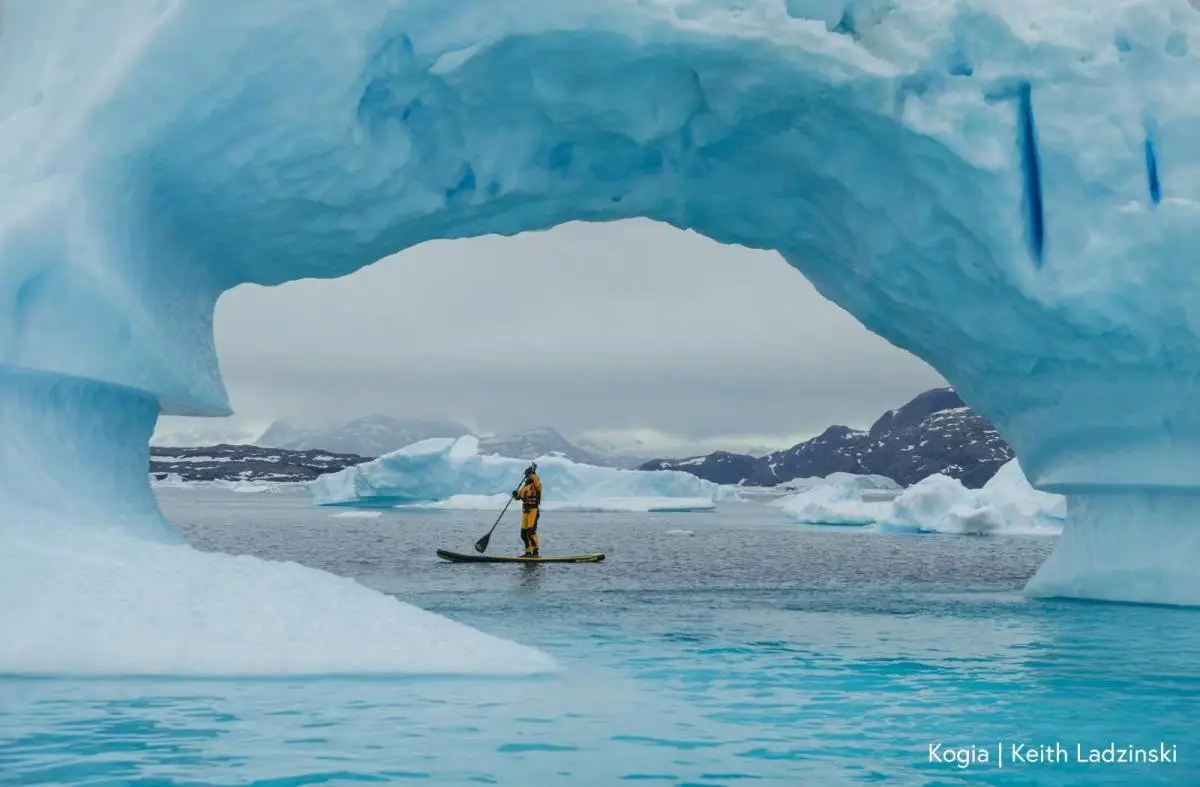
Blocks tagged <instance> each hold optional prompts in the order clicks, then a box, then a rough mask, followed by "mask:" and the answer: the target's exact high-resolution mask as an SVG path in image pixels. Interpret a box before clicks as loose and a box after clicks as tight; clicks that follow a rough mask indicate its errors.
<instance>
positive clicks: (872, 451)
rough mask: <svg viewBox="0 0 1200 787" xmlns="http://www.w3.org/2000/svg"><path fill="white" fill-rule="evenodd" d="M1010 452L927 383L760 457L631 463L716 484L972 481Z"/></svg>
mask: <svg viewBox="0 0 1200 787" xmlns="http://www.w3.org/2000/svg"><path fill="white" fill-rule="evenodd" d="M1012 457H1013V453H1012V449H1011V448H1010V447H1009V446H1008V444H1007V443H1005V442H1004V440H1003V439H1001V437H1000V435H999V433H998V432H997V431H996V428H995V427H994V426H993V425H992V424H991V423H990V422H989V421H988V420H987V419H985V418H983V417H982V416H980V415H977V414H976V413H975V412H973V411H972V410H971V409H970V408H968V407H966V406H965V405H964V404H963V401H962V400H961V399H960V398H959V397H958V394H956V393H955V392H954V391H953V390H951V389H949V388H935V389H933V390H930V391H926V392H924V393H922V394H920V395H918V396H917V397H915V398H914V399H913V400H912V401H911V402H909V403H908V404H906V405H904V406H903V407H900V408H898V409H895V410H889V411H888V412H886V413H884V414H883V415H882V416H881V417H880V418H879V419H878V420H877V421H876V422H875V423H874V424H873V425H872V426H871V428H870V430H869V431H866V432H862V431H859V430H855V429H850V428H849V427H846V426H831V427H829V428H828V429H826V430H825V431H824V432H822V433H821V434H820V435H818V436H817V437H814V438H812V439H810V440H805V441H804V442H802V443H797V444H796V445H794V446H792V447H791V448H788V449H786V450H784V451H775V452H773V453H770V454H767V455H765V456H761V457H755V456H749V455H746V454H732V453H729V452H723V451H718V452H715V453H712V454H707V455H704V456H698V457H689V458H686V459H656V460H653V461H651V462H646V463H645V464H643V465H641V466H640V468H639V469H643V470H683V471H685V472H688V473H692V474H693V475H696V476H699V477H700V478H704V479H706V480H709V481H715V482H717V483H721V484H746V485H753V486H775V485H777V484H780V483H782V482H785V481H790V480H792V479H794V478H807V477H812V476H827V475H829V474H830V473H839V472H840V473H856V474H863V475H865V474H873V475H881V476H886V477H887V478H891V479H892V480H894V481H896V482H897V483H899V484H901V485H902V486H908V485H910V484H914V483H916V482H917V481H919V480H921V479H922V478H925V477H926V476H929V475H932V474H934V473H942V474H944V475H948V476H950V477H952V478H956V479H958V480H959V481H961V482H962V484H963V485H964V486H966V487H968V488H978V487H981V486H983V484H984V483H986V482H987V480H988V479H989V478H991V477H992V475H994V474H995V472H996V471H997V470H999V469H1000V467H1001V465H1003V464H1004V463H1005V462H1007V461H1008V460H1009V459H1012Z"/></svg>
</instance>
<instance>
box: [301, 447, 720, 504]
mask: <svg viewBox="0 0 1200 787" xmlns="http://www.w3.org/2000/svg"><path fill="white" fill-rule="evenodd" d="M537 462H538V475H539V476H541V479H542V484H543V491H542V500H543V504H544V506H545V507H546V510H551V509H552V508H555V507H557V508H563V507H568V508H571V509H572V510H583V509H590V510H611V511H630V510H633V511H647V510H651V509H650V508H649V506H650V505H651V504H656V505H657V507H655V508H654V509H653V510H664V509H663V507H662V506H663V504H664V502H666V503H667V504H668V505H669V502H670V500H675V501H677V502H678V503H679V505H681V506H683V507H684V508H711V507H712V504H713V500H714V498H717V497H719V496H721V495H722V489H721V487H719V486H718V485H716V484H714V483H711V482H709V481H705V480H703V479H700V478H697V477H696V476H694V475H691V474H690V473H684V472H682V471H679V470H652V471H642V470H622V469H617V468H610V467H593V466H591V465H583V464H576V463H575V462H572V461H571V460H569V459H566V458H564V457H561V456H544V457H541V458H539V459H538V460H537ZM528 465H529V462H528V461H527V460H524V459H511V458H508V457H502V456H496V455H482V454H480V453H479V440H478V439H477V438H475V437H472V436H470V435H467V436H465V437H459V438H457V439H456V438H441V437H435V438H432V439H429V440H422V441H420V442H418V443H413V444H412V445H409V446H405V447H404V448H401V449H400V450H399V451H393V452H392V453H390V454H385V455H384V456H381V457H378V458H377V459H373V460H371V461H370V462H364V463H362V464H360V465H354V466H353V467H347V468H345V469H343V470H339V471H338V472H336V473H329V474H326V475H323V476H321V477H319V478H316V479H314V480H313V481H310V482H308V490H309V493H310V494H311V495H312V498H313V502H314V503H316V504H317V505H389V506H392V505H422V504H423V505H425V506H427V507H428V506H429V505H436V506H438V507H443V508H486V509H491V510H496V509H498V508H500V507H502V506H503V505H504V502H505V500H506V497H505V496H506V495H508V494H509V493H511V492H512V490H514V489H516V488H517V486H518V485H519V484H520V483H521V478H522V474H523V472H524V470H525V468H526V467H527V466H528ZM631 499H632V502H631ZM639 499H641V500H643V501H644V502H640V503H639V502H638V500H639ZM451 501H453V502H451Z"/></svg>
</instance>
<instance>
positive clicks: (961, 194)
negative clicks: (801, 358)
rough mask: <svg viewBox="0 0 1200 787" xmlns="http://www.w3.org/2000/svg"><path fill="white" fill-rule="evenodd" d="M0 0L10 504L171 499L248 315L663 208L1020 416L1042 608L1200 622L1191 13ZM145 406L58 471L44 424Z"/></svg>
mask: <svg viewBox="0 0 1200 787" xmlns="http://www.w3.org/2000/svg"><path fill="white" fill-rule="evenodd" d="M3 8H4V17H3V39H2V40H0V44H2V49H0V58H2V61H0V118H2V120H0V123H2V124H3V125H2V126H0V133H2V134H3V136H4V139H5V140H6V144H5V145H4V147H3V149H2V152H0V167H2V169H0V172H2V173H3V183H2V184H0V188H3V189H4V196H5V198H4V200H3V202H2V203H0V204H2V205H3V207H2V208H0V211H2V212H0V352H2V353H3V355H2V356H0V360H2V361H3V364H4V367H3V369H4V380H3V398H2V399H0V401H2V402H4V403H6V404H5V410H4V412H5V413H6V414H8V415H10V417H9V418H7V419H6V421H5V429H6V431H7V435H6V437H7V436H8V435H15V436H16V438H17V439H18V440H20V441H23V445H24V446H25V448H24V449H23V450H22V451H21V452H20V455H19V456H14V455H13V452H11V451H10V452H9V454H8V455H6V458H5V461H4V463H3V464H4V466H3V468H0V469H2V470H3V472H2V473H0V493H3V494H4V495H5V496H6V499H9V500H12V501H14V505H17V504H19V506H20V507H22V509H23V510H30V511H32V510H40V511H43V512H49V514H50V515H51V516H54V515H59V514H62V512H63V511H64V510H65V509H64V507H67V506H69V507H71V508H70V510H71V511H72V512H77V510H78V509H79V507H81V506H82V507H84V508H86V507H88V506H91V507H92V508H94V509H96V510H98V511H100V513H101V515H107V514H105V512H109V513H112V512H113V511H115V509H113V508H112V507H113V506H116V505H118V502H119V501H128V500H143V501H144V500H145V499H146V493H145V489H144V484H145V479H144V474H141V472H140V469H139V471H138V473H136V474H135V473H134V466H135V465H137V460H139V459H140V457H139V456H138V454H137V453H136V451H135V448H136V446H140V445H142V443H143V437H144V436H145V435H148V434H149V429H150V427H151V425H152V422H153V418H154V415H155V414H154V412H153V411H154V408H153V407H149V408H148V407H146V406H145V405H144V402H145V401H147V400H150V401H156V402H157V403H158V404H159V405H160V406H161V410H162V412H164V413H170V414H222V413H225V412H227V411H228V405H227V402H226V397H225V394H224V390H223V387H222V383H221V380H220V374H219V370H218V364H217V361H216V358H215V356H214V352H213V345H212V339H211V315H212V309H213V305H214V303H215V300H216V298H217V297H218V296H219V294H220V293H221V292H222V291H224V290H226V289H228V288H230V287H233V286H236V285H237V284H240V283H244V282H256V283H262V284H272V283H280V282H284V281H288V280H291V279H296V278H301V277H334V276H340V275H344V274H347V273H349V272H351V271H353V270H356V269H357V268H359V267H361V266H363V265H366V264H369V263H371V262H372V261H374V260H376V259H378V258H380V257H382V256H384V255H386V254H389V253H392V252H394V251H396V250H399V249H403V248H406V247H408V246H411V245H414V244H416V243H419V242H421V241H424V240H427V239H431V238H449V237H463V236H471V235H479V234H483V233H505V234H511V233H517V232H520V231H524V230H531V229H538V228H546V227H550V226H553V225H556V224H559V223H562V222H565V221H568V220H581V219H582V220H595V221H605V220H612V219H618V218H626V217H634V216H643V217H649V218H652V219H657V220H660V221H663V222H667V223H670V224H672V225H675V226H677V227H681V228H690V229H694V230H696V231H698V232H700V233H703V234H705V235H707V236H709V237H711V238H713V239H715V240H717V241H721V242H726V243H739V244H743V245H746V246H751V247H756V248H766V249H775V250H778V251H779V252H780V253H781V254H783V255H784V257H785V258H786V259H787V260H788V261H789V262H790V263H791V264H792V265H793V266H795V267H796V268H797V269H798V270H800V271H802V272H803V273H804V275H806V276H807V277H809V279H810V280H811V281H812V282H813V283H814V284H815V285H816V286H817V288H818V289H819V290H820V291H821V292H822V293H824V294H825V295H826V296H828V297H829V298H831V299H832V300H834V301H835V302H837V303H839V304H840V305H842V306H843V307H845V308H846V309H847V310H848V311H850V312H851V313H852V314H854V315H855V316H856V317H857V318H858V319H859V320H860V321H861V322H862V323H863V324H864V325H866V326H867V327H868V328H869V329H871V330H873V331H875V332H877V333H879V334H881V335H883V336H884V337H886V338H887V339H889V340H890V341H892V342H893V343H895V344H897V345H899V346H901V347H904V348H906V349H908V350H910V351H912V352H914V353H915V354H917V355H919V356H920V357H922V358H924V359H925V360H926V361H928V362H929V363H930V364H932V365H933V366H934V367H935V368H937V369H938V370H939V371H940V372H941V373H942V374H944V375H945V376H946V378H947V379H949V380H950V381H951V382H952V383H953V384H955V385H956V386H957V387H958V389H959V390H960V392H961V393H962V395H963V396H964V398H965V399H966V400H967V401H968V402H970V403H971V404H973V405H974V406H975V407H976V408H978V409H979V410H980V411H982V412H983V413H984V414H986V415H987V416H989V417H990V418H992V419H993V420H994V421H995V422H996V423H997V424H998V425H999V426H1000V428H1001V430H1002V432H1003V434H1004V435H1005V437H1006V438H1007V439H1008V440H1009V441H1010V442H1011V443H1012V444H1013V445H1014V446H1015V448H1016V449H1017V452H1018V454H1019V456H1020V458H1021V460H1022V463H1023V465H1024V467H1025V468H1026V471H1027V473H1028V475H1029V476H1030V478H1031V480H1032V481H1033V482H1034V483H1035V485H1037V486H1038V487H1040V488H1042V489H1046V490H1051V491H1058V492H1063V493H1066V494H1068V495H1069V496H1070V498H1071V502H1070V509H1071V517H1072V520H1071V522H1070V524H1069V526H1068V528H1067V531H1066V533H1065V535H1064V537H1063V539H1062V540H1061V542H1060V545H1059V546H1058V548H1057V550H1056V552H1055V553H1054V555H1053V556H1052V557H1051V558H1050V560H1049V561H1048V563H1047V564H1046V565H1045V566H1044V567H1043V568H1042V570H1041V571H1040V572H1039V574H1038V576H1037V577H1035V579H1034V581H1033V582H1032V584H1031V589H1032V590H1033V591H1035V592H1039V593H1054V594H1065V595H1073V596H1084V597H1095V598H1115V599H1124V600H1141V601H1162V602H1178V603H1200V582H1197V581H1196V580H1194V579H1193V578H1192V577H1194V568H1193V567H1194V565H1195V563H1196V561H1197V558H1200V541H1198V540H1197V536H1196V535H1195V532H1196V531H1195V530H1194V529H1193V528H1192V526H1191V525H1192V523H1191V522H1190V521H1189V520H1190V519H1191V518H1193V517H1194V516H1195V515H1196V514H1197V513H1200V498H1197V497H1196V495H1197V493H1198V492H1200V469H1198V468H1200V409H1198V407H1197V405H1198V404H1200V400H1198V396H1197V390H1198V389H1197V381H1198V379H1200V352H1197V343H1196V339H1197V333H1198V330H1200V328H1198V326H1197V320H1196V318H1195V316H1194V306H1195V304H1197V303H1198V302H1200V301H1198V300H1197V295H1198V294H1200V278H1198V277H1197V276H1196V275H1195V273H1194V270H1195V266H1194V261H1193V255H1192V254H1191V252H1193V251H1194V250H1195V249H1196V233H1197V229H1196V228H1197V227H1200V224H1198V222H1197V219H1198V218H1200V212H1198V211H1197V201H1196V200H1197V197H1198V191H1200V189H1198V185H1200V183H1198V176H1197V174H1196V173H1197V172H1198V171H1200V170H1198V169H1197V164H1198V163H1200V156H1198V155H1197V154H1198V152H1200V151H1198V149H1197V143H1196V142H1195V140H1196V139H1200V136H1198V135H1197V131H1200V123H1198V121H1200V101H1197V100H1196V99H1197V95H1196V93H1197V92H1200V87H1198V86H1200V80H1197V79H1196V78H1195V77H1196V76H1197V74H1198V69H1197V60H1196V57H1195V56H1194V55H1193V54H1192V51H1191V43H1192V42H1193V41H1196V40H1198V39H1197V34H1198V33H1200V14H1198V13H1197V12H1196V10H1195V9H1194V8H1192V7H1191V6H1190V5H1189V4H1188V2H1187V0H1141V1H1140V2H1139V1H1135V0H1121V1H1119V2H1118V1H1114V2H1110V3H1106V4H1101V5H1088V4H1081V3H1077V2H1066V1H1065V0H1064V1H1063V2H1046V1H1045V0H1039V2H1025V1H1023V0H1022V1H1019V2H1018V1H1016V0H930V1H928V2H922V3H909V4H906V3H900V2H890V0H757V1H755V0H674V1H673V2H670V1H668V0H587V1H586V2H585V1H583V0H580V1H579V2H570V3H567V2H551V1H550V0H543V1H541V2H538V1H535V0H528V1H527V2H512V3H493V2H483V1H482V0H476V1H474V2H466V1H465V0H464V1H463V2H445V0H356V2H354V3H345V2H341V1H340V0H328V2H321V3H317V2H313V3H305V4H302V5H298V4H295V3H292V2H286V1H285V0H260V1H259V2H255V3H242V4H219V6H218V5H217V4H213V3H211V2H206V1H205V0H176V1H175V2H169V1H168V0H163V1H162V2H157V3H148V2H143V0H128V1H127V2H123V3H122V2H117V0H113V2H109V3H104V4H90V5H86V6H82V5H81V6H79V7H78V8H75V9H73V13H72V14H63V13H59V12H56V11H52V10H50V9H49V8H48V7H47V5H46V4H44V3H43V2H41V0H9V2H8V3H7V4H6V5H5V6H4V7H3ZM564 264H569V261H564ZM61 386H68V387H69V386H76V387H82V391H83V393H82V394H75V395H71V396H65V397H64V396H60V397H58V398H55V397H46V396H45V391H46V390H47V388H49V389H51V390H59V389H60V388H61ZM89 386H90V387H89ZM101 391H102V394H101V393H97V392H101ZM120 401H123V402H126V403H127V404H128V407H125V408H124V409H121V408H118V407H117V404H114V402H120ZM89 408H90V409H89ZM114 408H117V409H119V410H120V412H121V413H122V414H123V416H122V417H126V418H128V419H130V420H129V423H127V424H125V425H124V426H122V427H121V428H120V429H119V430H118V429H117V428H116V427H115V426H110V427H107V428H108V429H110V430H111V431H113V432H114V434H113V435H98V436H97V437H96V439H94V440H92V441H91V442H90V445H91V446H92V448H93V449H94V450H93V451H92V452H91V453H89V454H88V455H87V456H86V457H85V458H79V457H70V458H69V461H51V460H52V459H53V457H52V456H51V454H53V453H54V450H55V449H53V447H52V445H50V444H52V443H53V439H52V438H51V437H50V436H48V434H51V435H52V434H53V430H54V429H62V430H64V432H65V433H70V434H78V433H80V431H81V430H82V431H84V432H87V431H94V430H95V429H96V428H97V427H96V426H95V423H98V422H104V423H111V421H112V419H111V417H110V416H108V415H106V414H108V413H112V412H114ZM139 408H140V409H139ZM29 412H36V413H38V417H37V418H26V417H24V416H23V415H22V414H23V413H29ZM116 432H119V434H116ZM110 438H111V439H110ZM48 445H49V447H48ZM131 452H132V453H131ZM60 453H61V452H60ZM35 456H42V457H50V459H46V460H45V461H43V460H40V459H39V460H36V461H34V460H31V458H30V457H35ZM130 457H132V459H130ZM68 472H69V473H71V474H72V475H71V476H70V478H68V476H67V473H68ZM48 478H49V479H51V480H49V481H48V480H47V479H48ZM80 478H84V479H87V478H90V479H92V480H91V481H90V482H87V483H92V484H93V485H94V486H96V488H103V489H104V490H108V491H107V492H106V494H104V495H98V496H95V497H92V498H87V499H86V500H84V499H81V498H80V496H79V495H77V494H70V493H66V492H67V490H70V489H71V488H72V487H73V486H76V485H78V484H79V483H82V482H81V481H80V480H79V479H80ZM53 479H58V480H57V482H56V481H54V480H53ZM71 479H75V480H71ZM35 482H36V483H35ZM116 489H121V490H124V491H123V492H122V493H120V494H118V493H117V492H113V491H111V490H116ZM126 505H129V504H126ZM97 507H99V508H97ZM110 518H111V517H110ZM153 530H154V527H153V526H151V525H147V526H146V527H145V528H144V532H151V531H153Z"/></svg>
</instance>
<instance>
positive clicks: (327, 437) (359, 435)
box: [256, 415, 471, 457]
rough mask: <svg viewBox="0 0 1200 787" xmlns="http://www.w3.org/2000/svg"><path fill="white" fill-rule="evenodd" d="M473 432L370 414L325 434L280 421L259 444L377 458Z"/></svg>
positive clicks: (444, 424)
mask: <svg viewBox="0 0 1200 787" xmlns="http://www.w3.org/2000/svg"><path fill="white" fill-rule="evenodd" d="M470 433H471V430H470V429H468V428H467V427H465V426H463V425H462V424H460V423H457V422H455V421H434V420H418V419H399V418H392V417H391V416H387V415H368V416H365V417H363V418H356V419H355V420H353V421H351V422H349V423H348V424H346V425H344V426H341V427H338V428H336V429H329V430H323V431H322V430H309V429H299V428H296V427H294V426H292V425H291V424H289V423H287V422H284V421H276V422H275V423H273V424H271V427H270V428H269V429H267V431H266V432H264V433H263V435H262V437H260V438H258V440H257V441H256V442H257V443H258V445H261V446H266V447H269V448H286V449H289V450H293V451H309V450H313V451H315V450H320V451H331V452H334V453H341V454H357V455H358V456H365V457H376V456H381V455H383V454H386V453H390V452H392V451H395V450H397V449H400V448H403V447H404V446H406V445H411V444H413V443H416V442H418V441H420V440H428V439H429V438H431V437H462V436H463V435H467V434H470Z"/></svg>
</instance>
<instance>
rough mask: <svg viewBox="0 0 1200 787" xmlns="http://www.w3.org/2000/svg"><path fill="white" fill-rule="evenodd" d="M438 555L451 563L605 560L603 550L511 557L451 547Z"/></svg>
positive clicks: (584, 561) (438, 552)
mask: <svg viewBox="0 0 1200 787" xmlns="http://www.w3.org/2000/svg"><path fill="white" fill-rule="evenodd" d="M437 556H438V557H440V558H441V559H442V560H449V561H450V562H451V563H599V562H600V561H601V560H604V553H603V552H593V553H591V554H590V555H565V556H556V557H519V556H513V557H509V556H507V555H470V554H466V553H463V552H451V551H450V550H449V549H439V550H438V551H437Z"/></svg>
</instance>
